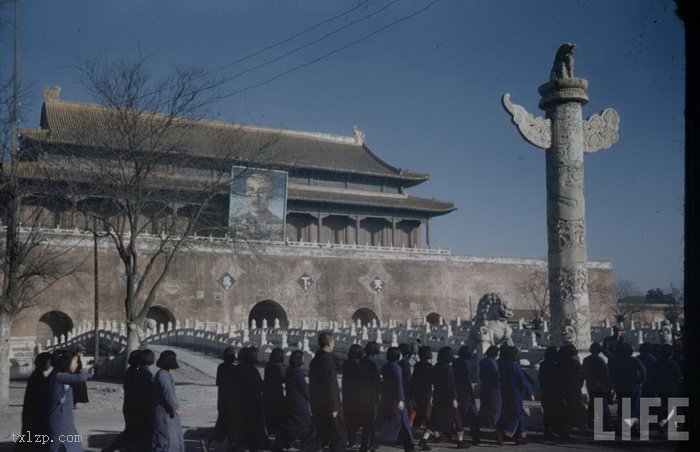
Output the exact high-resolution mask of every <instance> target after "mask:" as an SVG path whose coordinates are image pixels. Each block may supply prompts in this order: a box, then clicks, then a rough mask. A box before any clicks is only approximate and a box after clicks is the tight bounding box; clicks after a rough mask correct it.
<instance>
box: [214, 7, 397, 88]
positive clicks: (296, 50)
mask: <svg viewBox="0 0 700 452" xmlns="http://www.w3.org/2000/svg"><path fill="white" fill-rule="evenodd" d="M399 1H400V0H393V1H391V2H389V3H387V4H386V5H385V6H384V7H382V8H380V9H378V10H376V11H374V12H372V13H370V14H367V15H365V16H362V17H360V18H359V19H356V20H354V21H352V22H349V23H347V24H345V25H343V26H342V27H340V28H336V29H335V30H333V31H331V32H329V33H326V34H325V35H323V36H321V37H320V38H317V39H315V40H313V41H311V42H307V43H306V44H303V45H300V46H298V47H296V48H294V49H292V50H290V51H288V52H285V53H283V54H282V55H279V56H277V57H275V58H272V59H271V60H267V61H265V62H263V63H260V64H258V65H257V66H253V67H252V68H250V69H246V70H244V71H241V72H238V73H236V74H233V75H231V76H229V77H224V79H223V80H221V81H219V82H217V83H216V85H218V86H221V85H224V84H226V83H229V82H230V81H232V80H235V79H237V78H238V77H240V76H241V75H245V74H248V73H250V72H253V71H255V70H258V69H260V68H262V67H265V66H269V65H270V64H272V63H274V62H276V61H279V60H281V59H282V58H285V57H287V56H289V55H292V54H294V53H296V52H298V51H300V50H302V49H305V48H307V47H309V46H312V45H314V44H317V43H319V42H321V41H323V40H324V39H327V38H329V37H330V36H333V35H334V34H337V33H340V32H341V31H343V30H345V29H347V28H350V27H352V26H353V25H355V24H357V23H360V22H363V21H365V20H367V19H369V18H371V17H373V16H376V15H377V14H379V13H382V12H384V11H386V10H387V9H388V8H389V7H391V6H392V5H393V4H395V3H398V2H399ZM232 64H235V62H234V63H230V64H229V65H228V66H230V65H232ZM212 71H213V70H212ZM212 71H210V72H209V73H211V72H212ZM205 74H206V73H205Z"/></svg>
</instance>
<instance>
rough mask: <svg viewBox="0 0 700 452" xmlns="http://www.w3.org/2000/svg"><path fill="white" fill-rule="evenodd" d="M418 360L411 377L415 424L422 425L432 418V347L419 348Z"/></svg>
mask: <svg viewBox="0 0 700 452" xmlns="http://www.w3.org/2000/svg"><path fill="white" fill-rule="evenodd" d="M418 359H420V361H418V362H417V363H416V365H415V366H413V376H412V377H411V396H412V397H413V406H414V408H415V410H416V418H415V419H414V420H413V426H414V427H416V428H419V427H421V426H422V425H423V424H424V423H426V422H428V419H430V411H431V408H432V405H431V404H430V399H431V397H432V395H433V363H432V362H431V361H432V359H433V352H432V351H431V350H430V347H426V346H423V347H421V348H419V349H418Z"/></svg>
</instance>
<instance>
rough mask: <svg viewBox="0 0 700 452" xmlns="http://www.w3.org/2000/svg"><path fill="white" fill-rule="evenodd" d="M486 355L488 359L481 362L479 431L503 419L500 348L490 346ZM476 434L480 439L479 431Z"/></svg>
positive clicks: (493, 425)
mask: <svg viewBox="0 0 700 452" xmlns="http://www.w3.org/2000/svg"><path fill="white" fill-rule="evenodd" d="M485 354H486V357H485V358H484V359H482V360H481V361H479V382H480V384H479V386H480V389H479V399H480V402H481V405H480V406H479V423H478V428H479V429H480V428H481V427H488V428H492V427H495V426H496V423H497V422H498V420H499V419H500V418H501V374H500V372H499V371H498V363H497V362H496V358H497V357H498V347H496V346H495V345H492V346H490V347H489V348H487V349H486V353H485ZM476 434H477V437H478V436H479V431H478V430H477V432H476ZM497 438H498V437H497Z"/></svg>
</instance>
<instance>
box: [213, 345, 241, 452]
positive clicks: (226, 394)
mask: <svg viewBox="0 0 700 452" xmlns="http://www.w3.org/2000/svg"><path fill="white" fill-rule="evenodd" d="M235 362H236V349H235V348H233V347H226V349H225V350H224V354H223V362H222V363H221V364H219V366H218V367H217V368H216V386H217V388H218V392H217V398H216V408H217V411H218V414H217V417H216V424H215V425H214V431H213V432H212V434H211V436H210V437H209V443H211V442H212V441H217V442H218V441H222V440H224V439H227V440H228V444H229V446H233V444H234V441H235V438H234V436H235V435H234V429H233V425H234V424H233V419H232V416H231V408H232V406H231V404H230V403H229V402H230V400H231V392H232V391H233V379H234V372H235V370H236V366H235V365H234V363H235Z"/></svg>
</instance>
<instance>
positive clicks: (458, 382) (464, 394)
mask: <svg viewBox="0 0 700 452" xmlns="http://www.w3.org/2000/svg"><path fill="white" fill-rule="evenodd" d="M457 356H458V357H457V359H456V360H455V361H454V362H453V363H452V369H453V370H454V374H455V386H456V387H457V404H458V405H459V406H458V407H457V410H458V412H459V415H460V417H461V418H462V425H464V426H465V427H467V426H468V427H469V434H470V435H471V437H472V442H473V443H474V444H478V443H479V426H478V422H479V419H478V418H479V412H478V410H477V408H476V399H475V398H474V388H473V387H472V379H471V377H470V375H469V361H470V360H471V357H472V352H471V348H470V347H469V346H467V345H462V346H461V347H460V348H459V352H458V354H457Z"/></svg>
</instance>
